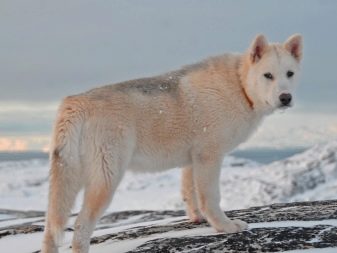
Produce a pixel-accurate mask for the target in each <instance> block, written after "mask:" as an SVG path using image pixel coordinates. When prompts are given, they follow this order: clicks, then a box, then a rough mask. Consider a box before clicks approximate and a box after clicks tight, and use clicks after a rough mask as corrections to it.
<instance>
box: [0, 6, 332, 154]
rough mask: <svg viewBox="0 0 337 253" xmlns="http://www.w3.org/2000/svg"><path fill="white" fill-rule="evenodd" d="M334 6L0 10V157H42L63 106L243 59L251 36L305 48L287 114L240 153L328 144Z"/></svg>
mask: <svg viewBox="0 0 337 253" xmlns="http://www.w3.org/2000/svg"><path fill="white" fill-rule="evenodd" d="M336 24H337V1H334V0H324V1H323V0H322V1H318V0H297V1H291V0H282V1H280V0H274V1H269V0H259V1H248V0H247V1H243V0H236V1H234V0H232V1H220V0H209V1H203V0H170V1H164V0H137V1H136V0H133V1H131V0H123V1H100V0H97V1H89V0H72V1H68V0H58V1H45V0H36V1H18V0H2V1H1V3H0V32H1V39H0V50H1V54H0V55H1V57H0V85H1V92H0V151H8V150H9V151H15V150H21V151H25V150H45V151H46V150H48V147H49V139H50V134H51V130H52V124H53V121H54V118H55V112H56V109H57V106H58V104H59V103H60V100H61V99H62V97H65V96H67V95H71V94H76V93H80V92H83V91H85V90H88V89H91V88H93V87H97V86H99V85H103V84H109V83H114V82H118V81H122V80H128V79H132V78H138V77H145V76H151V75H156V74H160V73H163V72H167V71H170V70H173V69H177V68H179V67H180V66H182V65H185V64H189V63H193V62H197V61H199V60H201V59H204V58H206V57H209V56H213V55H217V54H222V53H225V52H243V51H245V50H246V49H247V47H248V46H249V44H250V43H251V41H252V39H253V38H254V37H255V36H256V34H259V33H263V34H265V35H266V37H267V38H268V40H269V41H281V42H283V41H285V40H286V39H287V38H288V37H289V36H290V35H292V34H293V33H301V34H302V35H303V38H304V58H303V65H302V74H301V76H302V78H301V81H300V85H299V88H298V91H297V98H296V106H295V108H293V109H290V110H288V111H287V112H285V113H277V114H276V115H274V116H272V117H270V119H268V120H266V122H265V123H264V124H263V125H262V126H261V128H260V129H259V131H258V133H257V134H256V135H254V136H253V138H252V139H251V140H250V141H249V142H247V143H245V144H244V145H242V147H248V148H251V147H269V146H271V147H288V146H311V145H314V144H315V143H319V142H324V141H327V140H329V139H331V138H337V119H336V115H337V99H336V95H337V32H336Z"/></svg>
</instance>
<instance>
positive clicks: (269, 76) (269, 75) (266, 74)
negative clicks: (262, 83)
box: [264, 72, 274, 80]
mask: <svg viewBox="0 0 337 253" xmlns="http://www.w3.org/2000/svg"><path fill="white" fill-rule="evenodd" d="M264 77H265V78H267V79H270V80H273V79H274V77H273V75H272V74H271V73H269V72H268V73H265V74H264Z"/></svg>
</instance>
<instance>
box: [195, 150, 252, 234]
mask: <svg viewBox="0 0 337 253" xmlns="http://www.w3.org/2000/svg"><path fill="white" fill-rule="evenodd" d="M221 163H222V157H221V156H217V155H216V154H214V153H213V154H211V152H207V154H206V153H199V154H198V155H196V156H195V157H194V158H193V170H194V171H193V178H194V184H195V190H196V195H197V200H198V204H199V208H200V210H201V212H202V213H203V215H204V216H205V218H206V219H207V221H208V222H209V223H210V224H211V225H212V227H213V228H215V229H216V231H218V232H225V233H235V232H240V231H242V230H244V229H246V228H247V227H248V225H247V223H245V222H243V221H241V220H230V219H229V218H228V217H227V216H226V215H225V213H224V212H223V211H222V210H221V208H220V191H219V178H220V169H221Z"/></svg>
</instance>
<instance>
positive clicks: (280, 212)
mask: <svg viewBox="0 0 337 253" xmlns="http://www.w3.org/2000/svg"><path fill="white" fill-rule="evenodd" d="M226 213H227V215H228V216H229V217H231V218H235V219H242V220H244V221H246V222H248V223H249V224H250V226H249V229H248V230H247V231H243V232H242V233H236V234H217V233H214V232H213V230H212V229H211V228H208V227H209V226H208V224H206V223H201V224H191V223H189V222H188V221H187V220H186V217H185V216H184V212H183V211H125V212H117V213H111V214H108V215H105V216H104V217H102V218H101V219H100V221H99V224H98V226H97V228H96V232H95V233H96V235H94V236H93V237H92V239H91V252H95V249H97V247H106V248H107V249H109V248H110V247H111V252H129V253H131V252H133V253H136V252H137V253H140V252H163V253H165V252H191V253H192V252H233V253H234V252H280V251H287V250H296V249H310V248H316V249H317V250H318V249H319V248H331V247H332V248H334V247H335V248H336V252H337V201H317V202H301V203H291V204H274V205H270V206H262V207H252V208H249V209H244V210H235V211H229V212H226ZM0 214H6V215H9V216H11V217H9V218H7V219H2V220H0V243H1V240H5V239H6V238H9V237H10V236H17V235H23V234H25V235H28V234H34V233H40V234H41V238H42V231H43V213H41V212H33V211H30V212H18V211H10V210H0ZM20 219H21V220H22V222H19V223H18V221H20ZM13 221H15V224H14V223H13V224H11V222H13ZM71 230H72V228H71V227H69V228H68V229H67V231H71ZM19 240H20V239H19V238H18V242H19ZM131 241H133V242H136V243H133V244H132V243H131V245H134V247H131V246H129V247H126V249H127V250H124V251H121V250H118V249H116V248H115V247H114V245H116V244H118V245H120V244H121V243H122V244H123V243H125V245H130V242H131ZM38 243H39V242H38ZM68 248H69V245H65V246H64V249H68ZM124 249H125V247H124ZM1 252H6V251H2V250H1ZM32 252H33V251H32ZM34 252H38V248H36V251H34ZM61 252H62V249H61ZM17 253H19V251H18V252H17Z"/></svg>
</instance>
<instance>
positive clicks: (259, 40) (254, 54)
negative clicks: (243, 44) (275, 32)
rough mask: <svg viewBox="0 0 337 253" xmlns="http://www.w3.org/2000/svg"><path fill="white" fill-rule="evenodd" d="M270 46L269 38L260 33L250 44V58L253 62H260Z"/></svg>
mask: <svg viewBox="0 0 337 253" xmlns="http://www.w3.org/2000/svg"><path fill="white" fill-rule="evenodd" d="M267 47H268V42H267V39H266V38H265V37H264V35H262V34H259V35H258V36H256V38H255V39H254V41H253V43H252V45H251V46H250V60H251V62H252V63H256V62H258V61H259V60H260V59H261V58H262V55H263V54H264V53H265V51H266V49H267Z"/></svg>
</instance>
